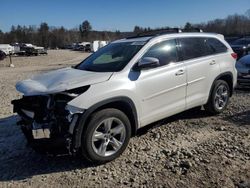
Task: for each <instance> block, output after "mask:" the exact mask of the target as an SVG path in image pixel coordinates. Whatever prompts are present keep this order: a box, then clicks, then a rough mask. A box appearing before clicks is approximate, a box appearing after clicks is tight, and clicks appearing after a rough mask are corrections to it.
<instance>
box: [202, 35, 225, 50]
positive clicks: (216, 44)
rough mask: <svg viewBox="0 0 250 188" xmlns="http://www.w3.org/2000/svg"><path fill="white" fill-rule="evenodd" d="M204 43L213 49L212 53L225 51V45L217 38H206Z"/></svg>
mask: <svg viewBox="0 0 250 188" xmlns="http://www.w3.org/2000/svg"><path fill="white" fill-rule="evenodd" d="M206 44H207V45H208V47H209V48H211V50H212V51H213V54H218V53H224V52H227V47H226V46H225V45H224V44H223V43H222V42H221V41H219V40H218V39H215V38H207V41H206Z"/></svg>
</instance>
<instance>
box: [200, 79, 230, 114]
mask: <svg viewBox="0 0 250 188" xmlns="http://www.w3.org/2000/svg"><path fill="white" fill-rule="evenodd" d="M229 96H230V89H229V86H228V84H227V82H225V81H224V80H217V81H215V83H214V86H213V88H212V91H211V94H210V97H209V99H208V102H207V104H206V105H204V108H205V110H206V111H207V112H208V113H209V114H211V115H216V114H219V113H221V112H223V111H224V110H225V109H226V107H227V105H228V102H229Z"/></svg>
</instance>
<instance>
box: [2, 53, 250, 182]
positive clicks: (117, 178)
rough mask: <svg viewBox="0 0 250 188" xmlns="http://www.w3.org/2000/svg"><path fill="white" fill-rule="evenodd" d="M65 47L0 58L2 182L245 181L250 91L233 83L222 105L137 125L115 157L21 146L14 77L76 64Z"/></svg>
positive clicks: (249, 168) (249, 170) (249, 157)
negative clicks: (99, 160) (219, 109)
mask: <svg viewBox="0 0 250 188" xmlns="http://www.w3.org/2000/svg"><path fill="white" fill-rule="evenodd" d="M87 55H88V54H85V53H81V52H72V51H68V50H55V51H49V54H48V56H38V57H14V58H13V62H14V64H15V68H9V67H7V64H8V59H6V60H4V62H0V96H1V100H0V109H1V111H0V187H250V89H243V88H242V89H238V90H236V92H235V94H234V95H233V97H232V98H231V99H230V104H229V106H228V108H227V110H226V111H225V112H224V113H222V114H220V115H217V116H208V115H207V114H206V113H205V111H204V110H199V109H192V110H189V111H187V112H184V113H181V114H178V115H175V116H173V117H170V118H166V119H164V120H161V121H159V122H156V123H154V124H151V125H149V126H147V127H146V128H143V129H141V130H139V132H138V134H137V136H135V137H133V138H132V139H131V141H130V144H129V147H128V148H127V150H126V151H125V152H124V153H123V154H122V155H121V156H120V157H119V158H118V159H116V160H114V161H112V162H110V163H107V164H104V165H99V166H95V165H93V164H90V163H88V162H86V161H85V160H84V159H82V158H79V157H74V156H68V155H64V156H45V155H41V154H37V153H35V152H34V151H33V150H32V149H30V148H28V147H27V146H26V142H25V139H24V137H23V135H22V133H21V131H20V129H19V127H18V126H17V125H16V124H15V123H16V121H17V120H18V118H19V117H18V116H17V115H16V114H13V113H12V106H11V104H10V101H11V100H13V99H15V98H18V97H20V94H18V93H17V92H16V91H15V83H16V82H17V81H18V80H22V79H25V78H28V77H30V76H32V75H33V74H37V73H40V72H44V71H48V70H51V69H55V68H61V67H65V66H70V65H73V64H76V63H79V62H80V60H81V59H84V58H86V57H87Z"/></svg>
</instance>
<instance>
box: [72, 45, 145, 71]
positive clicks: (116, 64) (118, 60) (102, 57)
mask: <svg viewBox="0 0 250 188" xmlns="http://www.w3.org/2000/svg"><path fill="white" fill-rule="evenodd" d="M145 43H146V42H144V41H139V42H120V43H111V44H109V45H107V46H105V47H103V48H101V49H100V50H98V51H97V52H96V53H94V54H92V55H91V56H89V57H88V58H87V59H86V60H84V61H83V62H82V63H80V64H79V65H77V66H76V67H75V68H76V69H80V70H86V71H94V72H117V71H121V70H122V69H123V68H124V67H125V66H126V65H127V64H128V63H129V61H130V60H131V59H132V58H133V57H134V56H135V54H136V53H137V52H138V51H139V50H140V49H141V48H142V47H143V46H144V45H145Z"/></svg>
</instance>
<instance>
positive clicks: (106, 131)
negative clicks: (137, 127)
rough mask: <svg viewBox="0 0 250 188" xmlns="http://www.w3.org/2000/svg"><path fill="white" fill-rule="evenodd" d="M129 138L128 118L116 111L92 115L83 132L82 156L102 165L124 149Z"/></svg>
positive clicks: (106, 110)
mask: <svg viewBox="0 0 250 188" xmlns="http://www.w3.org/2000/svg"><path fill="white" fill-rule="evenodd" d="M130 136H131V125H130V121H129V119H128V117H127V116H126V115H125V114H124V113H123V112H122V111H120V110H117V109H111V108H110V109H104V110H101V111H98V112H96V113H94V114H93V115H92V116H91V119H90V121H89V123H88V125H87V128H86V129H85V131H84V132H83V136H82V146H81V147H82V154H83V155H84V156H85V157H86V158H87V159H88V160H90V161H93V162H98V163H104V162H108V161H111V160H113V159H115V158H117V157H118V156H119V155H121V153H122V152H123V151H124V150H125V149H126V147H127V145H128V143H129V139H130Z"/></svg>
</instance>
